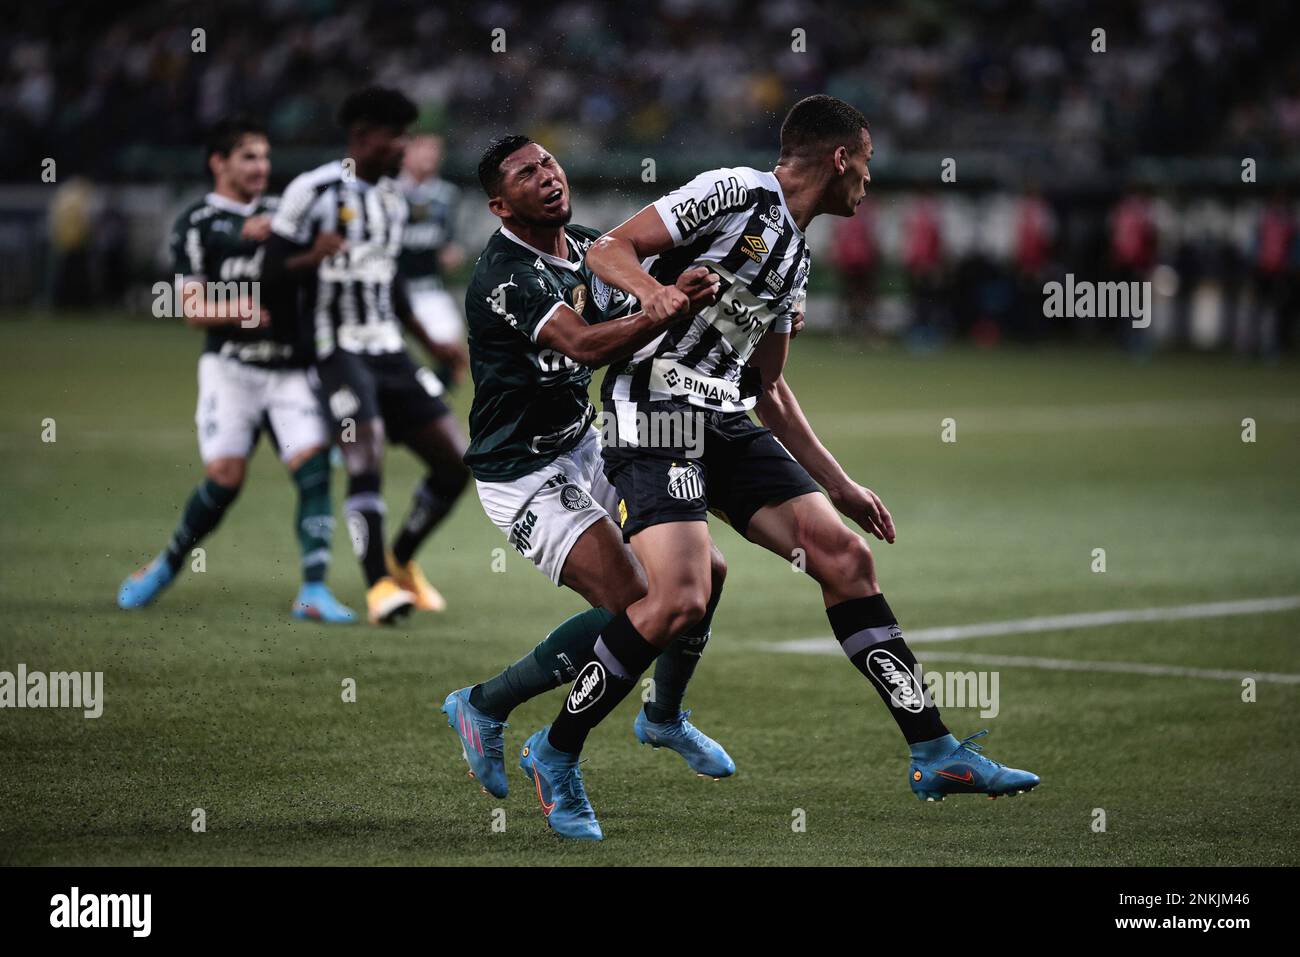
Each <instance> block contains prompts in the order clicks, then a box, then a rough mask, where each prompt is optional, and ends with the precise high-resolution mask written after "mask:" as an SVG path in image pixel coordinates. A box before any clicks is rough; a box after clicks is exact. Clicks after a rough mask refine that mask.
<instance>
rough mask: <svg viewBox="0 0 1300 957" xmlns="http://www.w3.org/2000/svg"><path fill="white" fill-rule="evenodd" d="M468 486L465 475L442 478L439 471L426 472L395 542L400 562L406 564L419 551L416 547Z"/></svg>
mask: <svg viewBox="0 0 1300 957" xmlns="http://www.w3.org/2000/svg"><path fill="white" fill-rule="evenodd" d="M464 488H465V476H464V474H463V473H459V472H458V473H456V474H455V475H454V476H451V477H447V478H440V477H439V476H438V475H437V474H431V475H427V476H425V479H424V481H423V482H421V483H420V486H419V488H417V489H416V490H415V497H414V498H413V499H412V501H411V512H410V514H409V515H407V516H406V521H405V522H403V523H402V530H401V531H400V532H398V533H397V540H396V541H395V542H393V558H394V559H395V560H396V561H397V564H399V565H405V564H406V563H407V562H409V561H410V560H411V558H412V557H413V556H414V555H415V550H416V549H417V548H419V547H420V544H421V543H422V542H423V541H424V540H425V539H426V538H428V537H429V533H430V532H432V531H433V530H434V529H435V528H436V527H437V526H438V523H439V522H441V521H442V520H443V519H444V518H446V517H447V513H448V512H450V511H451V507H452V505H454V504H456V498H457V497H458V496H459V495H460V493H461V491H462V490H463V489H464Z"/></svg>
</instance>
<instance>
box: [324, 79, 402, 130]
mask: <svg viewBox="0 0 1300 957" xmlns="http://www.w3.org/2000/svg"><path fill="white" fill-rule="evenodd" d="M419 115H420V111H419V109H417V108H416V106H415V104H414V103H413V102H412V101H411V98H410V97H408V96H407V95H406V94H405V93H403V92H402V91H401V90H394V89H392V88H391V87H387V86H366V87H362V88H361V89H359V90H353V91H352V92H351V93H349V94H348V96H347V99H345V100H344V101H343V105H342V106H340V107H339V125H340V126H342V127H343V128H344V129H345V130H350V129H352V127H354V126H388V127H392V128H393V129H403V128H405V127H407V126H410V125H411V124H412V123H414V122H415V120H416V118H417V117H418V116H419Z"/></svg>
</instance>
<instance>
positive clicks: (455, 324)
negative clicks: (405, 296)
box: [410, 289, 465, 345]
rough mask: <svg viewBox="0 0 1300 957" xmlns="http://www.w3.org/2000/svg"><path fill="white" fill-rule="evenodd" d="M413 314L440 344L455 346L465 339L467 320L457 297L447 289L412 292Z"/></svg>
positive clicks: (430, 336) (431, 337)
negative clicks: (457, 301) (462, 314)
mask: <svg viewBox="0 0 1300 957" xmlns="http://www.w3.org/2000/svg"><path fill="white" fill-rule="evenodd" d="M410 298H411V312H413V313H415V318H416V320H417V321H418V322H419V323H420V325H421V326H422V327H423V328H424V331H425V332H427V333H428V334H429V338H430V339H432V340H433V341H434V342H437V343H439V344H449V345H454V344H456V343H459V342H463V341H464V339H465V320H464V318H463V317H462V316H461V314H460V306H458V305H457V304H456V299H455V297H453V296H452V294H451V293H449V292H447V290H445V289H422V290H418V291H417V290H411V292H410Z"/></svg>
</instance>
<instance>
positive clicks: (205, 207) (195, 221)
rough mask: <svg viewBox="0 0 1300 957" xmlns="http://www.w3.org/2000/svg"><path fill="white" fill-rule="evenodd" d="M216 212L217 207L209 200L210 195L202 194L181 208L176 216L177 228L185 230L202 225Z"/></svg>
mask: <svg viewBox="0 0 1300 957" xmlns="http://www.w3.org/2000/svg"><path fill="white" fill-rule="evenodd" d="M216 214H217V208H216V207H215V206H213V205H212V204H211V203H209V202H208V197H207V196H206V195H204V196H200V197H199V198H198V199H196V200H194V201H193V202H192V203H190V204H189V205H188V206H186V207H185V208H184V209H182V210H181V212H180V215H178V216H177V217H176V228H177V229H182V230H183V229H190V228H192V227H195V226H202V225H203V224H204V223H206V222H207V221H208V220H210V219H211V218H212V217H213V216H215V215H216Z"/></svg>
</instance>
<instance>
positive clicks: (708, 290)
mask: <svg viewBox="0 0 1300 957" xmlns="http://www.w3.org/2000/svg"><path fill="white" fill-rule="evenodd" d="M721 281H722V280H721V278H720V277H719V276H718V274H717V273H715V272H709V270H708V269H706V268H705V267H703V266H692V267H691V268H690V269H687V270H686V271H685V272H683V273H682V274H681V275H680V276H678V277H677V282H676V283H675V284H674V285H676V286H677V288H678V289H680V290H681V291H682V292H684V293H686V298H687V299H689V300H690V302H691V309H690V312H691V315H695V314H696V313H697V312H699V311H700V310H701V309H703V308H705V307H706V306H711V305H713V304H714V303H715V302H717V301H718V288H719V283H720V282H721Z"/></svg>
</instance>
